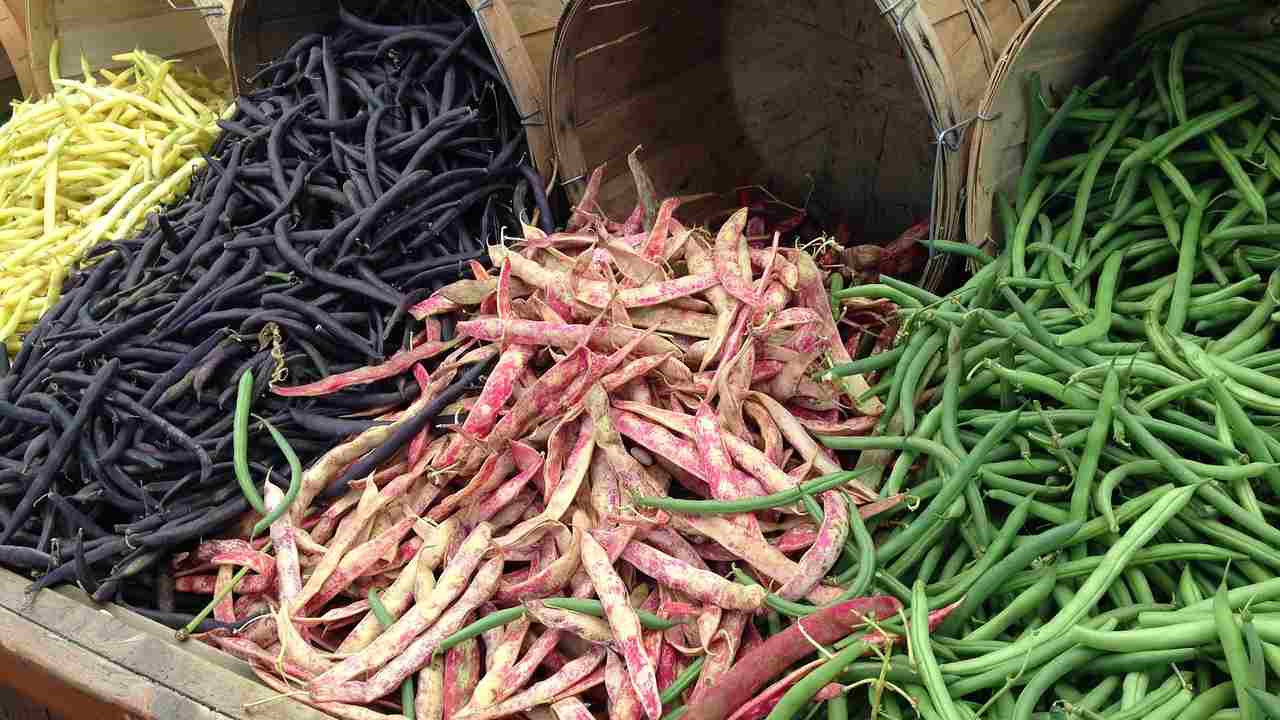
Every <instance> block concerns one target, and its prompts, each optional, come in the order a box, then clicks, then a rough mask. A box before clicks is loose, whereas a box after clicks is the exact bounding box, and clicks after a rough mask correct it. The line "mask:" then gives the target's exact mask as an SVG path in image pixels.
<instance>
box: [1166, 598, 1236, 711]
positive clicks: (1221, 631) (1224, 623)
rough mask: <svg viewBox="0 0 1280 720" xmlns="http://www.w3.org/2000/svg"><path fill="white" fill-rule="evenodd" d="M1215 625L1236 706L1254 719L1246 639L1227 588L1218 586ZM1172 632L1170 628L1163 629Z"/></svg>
mask: <svg viewBox="0 0 1280 720" xmlns="http://www.w3.org/2000/svg"><path fill="white" fill-rule="evenodd" d="M1213 624H1214V628H1215V630H1216V632H1217V635H1218V642H1219V643H1220V644H1221V645H1222V650H1223V653H1224V654H1225V656H1226V660H1227V668H1228V670H1229V671H1230V674H1231V684H1232V685H1234V686H1235V691H1236V705H1238V706H1239V707H1240V710H1241V713H1242V716H1243V717H1244V719H1245V720H1250V718H1253V717H1254V708H1253V699H1252V698H1251V697H1250V696H1249V692H1248V688H1249V657H1248V655H1247V653H1246V652H1245V649H1244V637H1243V635H1241V633H1240V628H1239V627H1237V626H1236V621H1235V617H1234V616H1233V615H1232V613H1231V605H1230V604H1229V603H1228V601H1227V588H1226V586H1225V585H1219V586H1218V592H1217V593H1216V594H1215V595H1214V596H1213ZM1163 630H1164V631H1165V632H1170V628H1163Z"/></svg>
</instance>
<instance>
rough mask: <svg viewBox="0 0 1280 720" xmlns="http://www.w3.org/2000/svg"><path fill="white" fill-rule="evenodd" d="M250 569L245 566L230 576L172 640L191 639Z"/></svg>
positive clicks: (175, 633)
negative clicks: (228, 580)
mask: <svg viewBox="0 0 1280 720" xmlns="http://www.w3.org/2000/svg"><path fill="white" fill-rule="evenodd" d="M250 569H251V568H250V567H249V566H247V565H246V566H245V567H242V568H240V569H239V570H237V571H236V574H235V575H232V576H231V582H229V583H227V584H226V585H225V586H224V587H223V588H222V589H221V590H219V591H218V592H217V593H215V594H214V596H213V599H212V600H210V601H209V602H208V604H206V605H205V606H204V608H203V609H201V610H200V612H198V613H196V614H195V617H193V618H191V622H189V623H187V624H186V626H185V627H182V628H180V629H179V630H177V631H176V632H174V638H175V639H177V640H178V642H183V641H185V640H186V639H187V638H189V637H191V633H193V632H195V631H196V629H197V628H199V627H200V623H202V622H204V621H205V620H206V619H207V618H208V617H209V615H210V614H212V613H213V609H214V608H215V607H217V606H218V603H220V602H222V601H223V600H226V599H227V597H228V596H230V595H231V593H232V592H233V591H234V590H235V587H236V585H239V584H240V581H241V580H243V579H244V576H245V575H248V574H249V570H250Z"/></svg>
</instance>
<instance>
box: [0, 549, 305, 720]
mask: <svg viewBox="0 0 1280 720" xmlns="http://www.w3.org/2000/svg"><path fill="white" fill-rule="evenodd" d="M26 586H27V580H26V579H24V578H22V577H20V576H18V575H15V574H13V573H11V572H9V571H7V570H3V569H0V686H6V687H10V688H20V689H21V692H22V694H23V695H25V696H26V697H27V698H33V699H38V700H39V702H41V703H42V704H43V706H44V707H45V708H46V709H47V710H48V711H49V712H50V720H59V718H58V716H59V715H61V716H64V717H66V718H93V720H117V719H118V720H151V719H153V718H154V719H155V720H176V719H177V718H182V719H183V720H250V719H251V718H253V719H255V720H261V718H263V717H270V718H272V720H326V719H327V718H329V716H328V715H325V714H323V713H320V712H319V711H316V710H313V709H311V708H309V707H307V706H305V705H302V704H300V703H297V702H295V701H293V700H290V699H287V698H286V699H278V700H276V701H274V702H271V703H270V704H268V705H264V706H258V707H257V708H256V709H250V710H246V709H245V705H246V704H248V703H254V702H258V701H261V700H265V699H268V698H273V697H275V696H276V693H275V691H273V690H271V689H269V688H266V687H264V686H263V685H261V684H259V683H258V682H257V681H255V680H253V679H250V674H249V671H248V670H247V668H245V667H244V666H243V663H240V662H239V661H238V660H236V659H234V658H232V657H230V656H227V655H224V654H222V653H219V652H217V651H216V650H214V649H212V648H209V647H207V646H205V645H203V644H200V643H198V642H194V641H190V642H187V643H183V644H181V645H179V644H178V643H177V642H175V641H174V640H173V631H172V630H169V629H168V628H165V627H163V626H161V625H158V624H156V623H153V622H151V621H149V620H147V619H145V618H143V617H141V616H138V615H136V614H134V613H131V612H129V611H127V610H123V609H121V608H116V607H109V606H102V607H94V606H93V605H92V604H90V603H89V602H88V601H87V600H84V599H83V598H84V596H83V594H82V593H79V592H78V591H75V590H61V591H45V592H41V593H40V594H38V595H36V596H35V597H34V598H32V597H29V596H27V595H25V594H24V589H25V588H26ZM77 595H78V596H79V599H78V598H77V597H76V596H77ZM3 717H4V716H3V715H0V718H3ZM32 717H35V718H38V717H40V716H39V715H35V716H31V715H30V714H28V715H26V716H23V715H16V716H15V720H28V718H32Z"/></svg>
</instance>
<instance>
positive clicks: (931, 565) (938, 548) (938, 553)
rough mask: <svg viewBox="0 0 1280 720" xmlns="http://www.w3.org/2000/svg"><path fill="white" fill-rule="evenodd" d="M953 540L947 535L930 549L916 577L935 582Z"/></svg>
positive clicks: (856, 595) (917, 570)
mask: <svg viewBox="0 0 1280 720" xmlns="http://www.w3.org/2000/svg"><path fill="white" fill-rule="evenodd" d="M951 539H952V538H951V536H950V535H947V536H946V537H944V538H943V539H942V541H941V542H939V543H938V544H937V545H934V546H933V547H932V548H929V552H927V553H925V556H924V559H923V560H921V561H920V567H919V568H917V569H916V577H918V578H920V579H921V580H924V581H925V582H926V583H928V582H932V581H933V575H934V573H936V572H937V571H938V567H939V566H940V565H942V555H943V554H944V553H946V552H949V551H950V550H951V549H952V548H951V544H950V540H951ZM871 551H872V555H873V556H874V553H875V548H874V547H872V549H871ZM836 580H839V578H836ZM849 592H850V590H846V591H845V593H844V594H848V593H849ZM859 594H861V593H859ZM852 597H858V594H854V595H851V598H852Z"/></svg>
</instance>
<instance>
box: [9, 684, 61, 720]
mask: <svg viewBox="0 0 1280 720" xmlns="http://www.w3.org/2000/svg"><path fill="white" fill-rule="evenodd" d="M0 720H63V718H62V717H61V716H55V715H52V714H50V713H49V710H48V709H47V708H45V707H43V706H41V705H40V704H39V703H37V702H35V701H34V700H32V699H30V698H28V697H27V696H26V695H23V694H22V693H20V692H18V691H17V690H15V689H13V688H9V687H0Z"/></svg>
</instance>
